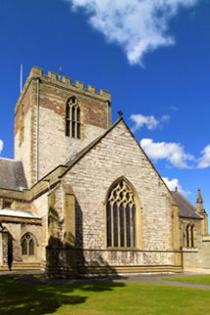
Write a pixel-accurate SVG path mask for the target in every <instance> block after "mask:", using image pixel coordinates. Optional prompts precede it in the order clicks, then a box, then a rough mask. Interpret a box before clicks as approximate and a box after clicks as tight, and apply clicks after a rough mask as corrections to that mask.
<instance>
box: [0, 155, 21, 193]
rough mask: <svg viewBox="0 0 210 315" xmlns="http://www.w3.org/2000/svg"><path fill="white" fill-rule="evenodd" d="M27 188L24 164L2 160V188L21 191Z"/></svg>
mask: <svg viewBox="0 0 210 315" xmlns="http://www.w3.org/2000/svg"><path fill="white" fill-rule="evenodd" d="M20 187H25V188H27V181H26V178H25V174H24V170H23V165H22V162H20V161H14V160H9V159H3V158H0V188H3V189H11V190H19V189H20Z"/></svg>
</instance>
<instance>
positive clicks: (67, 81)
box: [29, 67, 111, 100]
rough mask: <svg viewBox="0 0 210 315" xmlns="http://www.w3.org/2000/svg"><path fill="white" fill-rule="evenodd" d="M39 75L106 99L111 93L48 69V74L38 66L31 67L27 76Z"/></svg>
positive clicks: (50, 80) (109, 98)
mask: <svg viewBox="0 0 210 315" xmlns="http://www.w3.org/2000/svg"><path fill="white" fill-rule="evenodd" d="M34 77H39V78H40V79H44V80H47V81H49V82H53V83H56V84H59V85H63V86H64V87H66V88H71V87H73V88H76V89H78V90H81V91H84V92H86V93H90V94H91V95H93V94H95V95H97V96H101V97H104V98H107V100H111V94H110V93H109V92H107V91H106V90H104V89H100V90H99V91H97V89H96V87H95V86H92V85H87V86H86V85H85V84H84V83H83V82H81V81H79V80H76V81H75V82H73V81H72V79H71V78H69V77H67V76H64V75H59V74H58V73H56V72H53V71H49V72H48V74H44V72H43V69H42V68H39V67H33V68H32V69H31V72H30V75H29V78H34Z"/></svg>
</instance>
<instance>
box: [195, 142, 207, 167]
mask: <svg viewBox="0 0 210 315" xmlns="http://www.w3.org/2000/svg"><path fill="white" fill-rule="evenodd" d="M201 153H202V156H201V158H200V159H199V160H198V166H197V167H198V168H207V167H209V166H210V144H209V145H207V146H206V147H205V148H204V149H203V150H202V152H201Z"/></svg>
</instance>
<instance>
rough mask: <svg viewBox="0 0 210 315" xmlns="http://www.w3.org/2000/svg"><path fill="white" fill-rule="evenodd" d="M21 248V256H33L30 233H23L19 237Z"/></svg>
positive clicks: (33, 250)
mask: <svg viewBox="0 0 210 315" xmlns="http://www.w3.org/2000/svg"><path fill="white" fill-rule="evenodd" d="M21 249H22V255H23V256H34V254H35V242H34V239H33V237H32V236H31V234H30V233H27V234H25V235H24V236H23V237H22V239H21Z"/></svg>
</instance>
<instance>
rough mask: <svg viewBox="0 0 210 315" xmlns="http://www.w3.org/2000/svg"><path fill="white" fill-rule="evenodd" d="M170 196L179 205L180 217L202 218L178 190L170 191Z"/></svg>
mask: <svg viewBox="0 0 210 315" xmlns="http://www.w3.org/2000/svg"><path fill="white" fill-rule="evenodd" d="M171 193H172V196H173V198H174V200H175V202H176V204H177V206H178V207H179V211H180V213H179V216H180V217H181V218H189V219H202V217H201V216H200V215H199V214H198V212H197V211H196V209H195V207H194V206H193V205H192V204H191V203H190V202H189V201H188V200H187V199H186V198H185V197H184V196H182V194H180V193H179V192H178V191H172V192H171Z"/></svg>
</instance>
